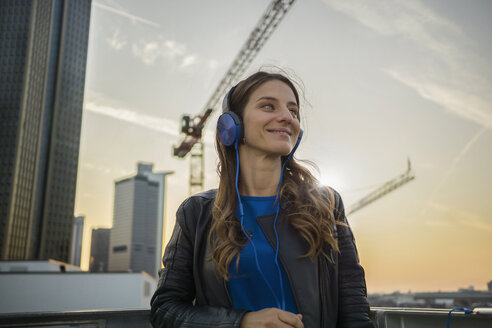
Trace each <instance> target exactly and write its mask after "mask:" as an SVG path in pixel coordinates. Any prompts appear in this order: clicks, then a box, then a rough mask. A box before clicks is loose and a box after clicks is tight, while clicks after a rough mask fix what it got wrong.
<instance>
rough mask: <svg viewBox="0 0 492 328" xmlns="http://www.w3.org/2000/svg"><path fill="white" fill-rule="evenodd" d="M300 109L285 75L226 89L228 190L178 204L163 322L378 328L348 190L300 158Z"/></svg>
mask: <svg viewBox="0 0 492 328" xmlns="http://www.w3.org/2000/svg"><path fill="white" fill-rule="evenodd" d="M299 109H300V108H299V95H298V92H297V90H296V88H295V86H294V84H293V83H292V82H291V81H290V80H289V79H288V78H287V77H285V76H283V75H280V74H271V73H266V72H258V73H255V74H253V75H251V76H250V77H248V78H247V79H245V80H243V81H241V82H240V83H239V84H238V85H236V86H235V87H233V88H232V89H231V90H230V91H229V92H228V94H227V95H226V96H225V98H224V102H223V113H222V115H221V116H220V118H219V121H218V124H217V134H216V147H217V151H218V155H219V165H218V173H219V177H220V182H219V188H218V189H217V190H210V191H207V192H204V193H200V194H197V195H195V196H192V197H190V198H188V199H187V200H185V201H184V202H183V204H182V205H181V206H180V208H179V209H178V212H177V217H176V225H175V227H174V231H173V235H172V237H171V240H170V241H169V243H168V245H167V247H166V252H165V255H164V259H163V262H164V269H162V270H161V272H160V280H159V286H158V289H157V291H156V292H155V294H154V296H153V298H152V302H151V303H152V309H151V321H152V324H153V325H154V326H155V327H210V326H217V327H242V328H247V327H337V326H343V327H373V324H372V322H371V321H370V319H369V316H368V312H369V305H368V303H367V300H366V286H365V280H364V270H363V269H362V267H361V266H360V264H359V259H358V256H357V251H356V248H355V244H354V239H353V235H352V232H351V230H350V228H349V226H348V223H347V219H346V217H345V212H344V208H343V203H342V200H341V198H340V195H339V194H338V193H337V192H336V191H335V190H333V189H331V188H324V187H321V186H320V185H319V183H318V181H317V180H316V179H315V178H314V177H313V176H312V175H311V173H310V172H309V170H307V169H306V168H304V167H303V166H301V165H300V164H299V163H298V162H297V161H296V160H295V159H294V158H293V155H294V152H295V151H296V149H297V147H298V146H299V143H300V141H301V138H302V130H301V129H300V121H299Z"/></svg>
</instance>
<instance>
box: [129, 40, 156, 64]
mask: <svg viewBox="0 0 492 328" xmlns="http://www.w3.org/2000/svg"><path fill="white" fill-rule="evenodd" d="M132 51H133V54H134V55H135V56H137V57H138V58H140V60H141V61H142V62H143V63H144V64H145V65H152V64H154V62H155V61H156V59H157V58H158V57H159V56H160V55H161V51H160V48H159V45H158V44H157V42H148V43H142V44H141V45H137V44H135V43H134V44H132Z"/></svg>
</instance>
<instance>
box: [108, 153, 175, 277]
mask: <svg viewBox="0 0 492 328" xmlns="http://www.w3.org/2000/svg"><path fill="white" fill-rule="evenodd" d="M152 169H153V164H145V163H138V171H137V175H136V176H134V177H130V178H126V179H122V180H119V181H116V183H115V194H114V212H113V228H112V229H111V237H110V248H109V271H133V272H139V271H145V272H147V273H148V274H149V275H151V276H154V277H157V275H158V271H159V269H160V268H161V255H162V236H163V233H164V232H163V227H164V210H165V180H166V176H167V175H168V174H171V173H173V172H162V173H153V172H152Z"/></svg>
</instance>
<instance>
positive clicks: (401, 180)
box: [347, 159, 415, 215]
mask: <svg viewBox="0 0 492 328" xmlns="http://www.w3.org/2000/svg"><path fill="white" fill-rule="evenodd" d="M413 179H415V175H414V174H413V172H412V166H411V163H410V159H408V167H407V171H406V172H405V173H403V174H401V175H399V176H398V177H396V178H394V179H392V180H390V181H388V182H386V183H385V184H383V185H382V186H381V187H379V188H377V189H376V190H374V191H372V192H371V193H369V194H368V195H367V196H365V197H363V198H362V199H361V200H359V201H358V202H356V203H355V204H353V205H352V206H350V208H349V210H348V211H347V215H349V214H352V213H354V212H356V211H358V210H360V209H361V208H363V207H365V206H367V205H369V204H371V203H372V202H374V201H376V200H378V199H379V198H381V197H383V196H384V195H386V194H389V193H390V192H392V191H393V190H395V189H397V188H399V187H401V186H403V185H404V184H406V183H407V182H410V181H412V180H413Z"/></svg>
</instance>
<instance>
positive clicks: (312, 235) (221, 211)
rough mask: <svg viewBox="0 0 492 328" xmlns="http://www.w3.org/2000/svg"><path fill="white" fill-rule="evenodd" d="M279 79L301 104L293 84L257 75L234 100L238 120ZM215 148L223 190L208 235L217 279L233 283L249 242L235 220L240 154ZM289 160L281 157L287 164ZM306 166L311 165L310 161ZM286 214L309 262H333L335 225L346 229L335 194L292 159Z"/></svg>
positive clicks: (285, 185)
mask: <svg viewBox="0 0 492 328" xmlns="http://www.w3.org/2000/svg"><path fill="white" fill-rule="evenodd" d="M271 80H279V81H281V82H284V83H285V84H287V85H288V86H289V87H290V88H291V89H292V91H293V93H294V96H295V98H296V101H297V104H298V105H300V103H299V94H298V92H297V89H296V87H295V85H294V84H293V82H291V81H290V80H289V79H288V78H287V77H285V76H284V75H282V74H277V73H268V72H262V71H260V72H257V73H255V74H253V75H251V76H249V77H248V78H247V79H245V80H243V81H241V82H240V83H239V84H238V85H237V86H236V88H235V89H234V91H233V92H232V94H231V95H230V99H229V100H230V101H229V106H230V110H231V111H233V112H235V113H236V114H237V115H239V117H241V118H242V117H243V111H244V108H245V106H246V104H247V103H248V101H249V97H250V95H251V93H252V92H253V91H254V90H256V89H257V88H258V87H259V86H260V85H262V84H263V83H265V82H267V81H271ZM215 146H216V149H217V153H218V156H219V163H218V165H217V173H218V175H219V188H218V190H217V195H216V198H215V202H214V208H213V211H212V226H211V228H210V234H209V244H210V248H211V251H212V252H211V254H210V257H209V259H212V260H213V262H214V264H215V266H216V268H217V271H218V274H219V275H220V276H222V277H223V278H224V279H226V280H228V279H229V278H230V273H229V266H230V264H231V261H232V260H233V259H234V258H236V268H237V266H238V264H239V257H240V250H241V248H242V247H244V246H245V245H246V244H247V243H248V240H247V239H246V237H245V236H244V235H243V232H242V230H241V223H240V222H239V220H238V219H237V218H235V216H234V212H235V209H236V206H237V205H238V200H237V196H236V190H235V177H236V176H235V175H236V155H235V150H234V147H226V146H224V145H223V144H222V143H221V142H220V139H219V136H218V134H217V133H216V136H215ZM285 159H286V157H283V158H282V163H283V162H284V161H285ZM305 162H307V161H305ZM280 202H281V204H282V206H281V209H282V211H283V209H286V211H285V212H287V213H285V216H286V218H287V220H288V221H289V224H290V225H291V226H292V227H294V228H295V229H296V230H297V231H299V234H300V235H301V236H302V238H303V239H304V240H305V241H306V242H307V244H308V245H309V250H308V252H307V253H306V254H304V255H303V256H304V257H309V258H310V259H311V260H312V261H314V260H315V258H317V257H318V256H319V255H322V256H325V257H326V258H327V259H328V260H329V261H330V262H331V261H332V260H331V258H330V256H329V254H328V252H327V249H326V248H325V247H324V246H325V245H326V244H328V245H329V246H331V248H332V249H334V250H335V251H339V248H338V243H337V240H336V238H335V237H334V231H333V230H334V228H333V227H334V225H335V224H343V223H341V222H339V221H337V220H335V218H334V215H333V210H334V194H333V191H332V190H331V189H330V188H325V189H323V188H320V186H319V183H318V181H317V179H316V178H315V177H314V176H313V175H312V174H311V172H309V170H308V169H307V168H305V167H304V166H302V165H300V164H299V163H298V161H296V160H295V159H294V158H291V159H290V160H289V162H288V163H287V164H286V166H285V171H284V178H283V180H282V185H281V186H280Z"/></svg>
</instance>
